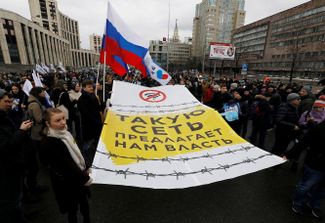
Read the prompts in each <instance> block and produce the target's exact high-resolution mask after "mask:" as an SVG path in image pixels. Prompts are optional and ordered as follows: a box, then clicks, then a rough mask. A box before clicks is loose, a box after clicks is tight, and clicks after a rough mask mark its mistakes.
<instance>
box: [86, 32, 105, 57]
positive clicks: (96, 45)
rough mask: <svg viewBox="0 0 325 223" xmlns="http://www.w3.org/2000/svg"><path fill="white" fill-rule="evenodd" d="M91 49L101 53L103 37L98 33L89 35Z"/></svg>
mask: <svg viewBox="0 0 325 223" xmlns="http://www.w3.org/2000/svg"><path fill="white" fill-rule="evenodd" d="M89 43H90V50H93V51H94V52H96V53H99V52H100V50H101V48H102V37H101V36H99V35H96V34H92V35H90V36H89Z"/></svg>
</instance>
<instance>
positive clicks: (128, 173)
mask: <svg viewBox="0 0 325 223" xmlns="http://www.w3.org/2000/svg"><path fill="white" fill-rule="evenodd" d="M268 156H273V155H272V154H270V153H269V154H264V155H261V156H258V157H256V158H248V157H247V158H246V159H244V160H242V161H241V162H237V163H233V164H218V166H217V167H210V168H208V167H206V166H205V167H204V168H202V169H200V170H196V171H190V172H179V171H176V170H174V171H173V172H171V173H151V172H148V171H147V170H145V171H144V172H134V171H130V170H129V168H127V169H126V170H113V169H108V168H103V167H97V166H95V165H93V166H92V168H93V169H95V170H101V171H106V172H110V173H115V174H116V175H123V176H124V179H126V178H127V176H141V177H145V178H146V180H149V179H150V178H158V177H176V180H179V178H180V177H186V176H189V175H195V174H199V173H201V174H210V175H213V172H215V171H219V170H223V171H226V172H227V171H228V170H229V169H231V168H233V167H235V166H239V165H243V164H248V163H250V164H256V161H258V160H261V159H263V158H265V157H268Z"/></svg>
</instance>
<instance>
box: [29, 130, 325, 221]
mask: <svg viewBox="0 0 325 223" xmlns="http://www.w3.org/2000/svg"><path fill="white" fill-rule="evenodd" d="M271 136H272V132H269V135H268V140H267V147H268V149H269V148H270V147H271V145H272V144H273V143H272V142H270V138H271ZM290 166H291V164H290V163H285V164H283V165H281V166H279V167H275V168H270V169H266V170H263V171H260V172H257V173H253V174H249V175H246V176H242V177H239V178H236V179H232V180H226V181H222V182H217V183H213V184H210V185H206V186H201V187H195V188H188V189H183V190H153V189H142V188H132V187H123V186H111V185H92V186H91V190H92V197H91V199H90V212H91V217H92V222H93V223H106V222H109V223H120V222H130V223H131V222H132V223H133V222H136V223H165V222H166V223H167V222H170V223H174V222H175V223H198V222H203V223H215V222H218V223H235V222H238V223H245V222H247V223H251V222H256V223H260V222H266V223H268V222H270V223H271V222H272V223H273V222H277V223H291V222H292V223H305V222H306V223H307V222H308V223H311V222H322V221H318V220H315V219H313V218H312V216H311V215H310V214H308V213H306V214H305V215H304V216H296V215H295V214H294V213H293V212H292V211H291V195H292V192H293V190H294V187H295V184H296V182H297V180H298V178H299V176H300V173H301V170H299V171H298V172H297V173H294V172H292V171H291V170H290ZM41 180H42V183H43V184H47V185H50V182H49V178H48V176H47V175H46V174H45V172H44V171H43V172H42V176H41ZM26 209H27V217H28V219H29V220H30V221H31V222H33V223H58V222H66V218H65V216H62V215H61V214H60V213H59V210H58V207H57V205H56V203H55V200H54V196H53V193H52V191H49V192H47V193H45V194H43V195H42V197H41V201H40V202H39V203H35V204H29V205H26Z"/></svg>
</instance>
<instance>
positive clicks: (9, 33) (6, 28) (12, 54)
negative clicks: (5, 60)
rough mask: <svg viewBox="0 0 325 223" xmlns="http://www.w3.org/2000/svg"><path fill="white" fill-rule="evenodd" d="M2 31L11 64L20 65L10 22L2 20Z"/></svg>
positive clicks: (12, 26) (11, 22)
mask: <svg viewBox="0 0 325 223" xmlns="http://www.w3.org/2000/svg"><path fill="white" fill-rule="evenodd" d="M3 29H4V31H5V36H6V41H7V44H8V48H9V54H10V58H11V62H12V63H20V57H19V51H18V47H17V39H16V35H15V31H14V25H13V21H12V20H8V19H3Z"/></svg>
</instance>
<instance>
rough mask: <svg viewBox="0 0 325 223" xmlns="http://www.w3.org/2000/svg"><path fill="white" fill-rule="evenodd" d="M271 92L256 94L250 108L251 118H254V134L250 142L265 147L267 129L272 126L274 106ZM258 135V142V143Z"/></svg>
mask: <svg viewBox="0 0 325 223" xmlns="http://www.w3.org/2000/svg"><path fill="white" fill-rule="evenodd" d="M270 96H271V95H270V94H267V93H266V95H256V96H255V100H254V101H253V103H252V105H251V107H252V108H251V109H250V115H249V116H250V118H251V119H252V134H251V135H250V137H249V139H250V142H251V143H252V144H254V145H256V146H258V147H260V148H262V149H264V148H265V147H264V141H265V137H266V132H267V130H268V129H269V128H270V127H271V126H272V108H271V105H270V102H269V100H270ZM257 136H259V137H258V139H259V140H258V143H256V140H257Z"/></svg>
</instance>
